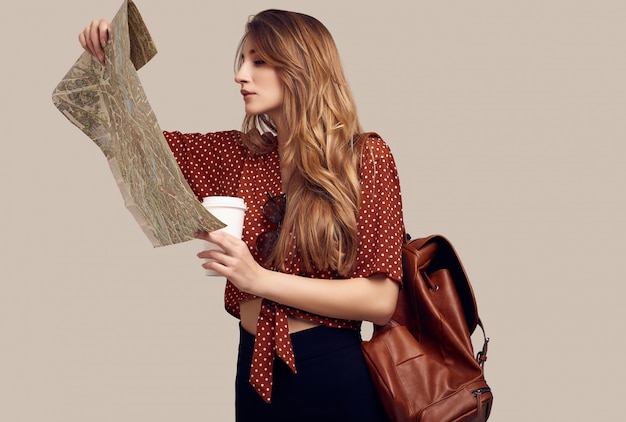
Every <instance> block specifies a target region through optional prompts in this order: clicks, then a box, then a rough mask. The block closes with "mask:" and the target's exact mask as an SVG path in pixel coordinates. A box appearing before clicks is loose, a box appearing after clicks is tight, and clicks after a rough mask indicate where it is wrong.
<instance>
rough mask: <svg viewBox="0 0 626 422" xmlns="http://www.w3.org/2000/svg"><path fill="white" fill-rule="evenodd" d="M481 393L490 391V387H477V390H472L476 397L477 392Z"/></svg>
mask: <svg viewBox="0 0 626 422" xmlns="http://www.w3.org/2000/svg"><path fill="white" fill-rule="evenodd" d="M483 393H491V388H489V387H484V388H479V389H478V390H474V391H472V396H474V397H477V396H478V395H479V394H483Z"/></svg>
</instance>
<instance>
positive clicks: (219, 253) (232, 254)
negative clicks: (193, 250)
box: [194, 230, 268, 294]
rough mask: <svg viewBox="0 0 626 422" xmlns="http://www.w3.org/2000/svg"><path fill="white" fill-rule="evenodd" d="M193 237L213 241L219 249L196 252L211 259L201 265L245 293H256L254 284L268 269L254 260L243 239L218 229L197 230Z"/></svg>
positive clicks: (201, 256)
mask: <svg viewBox="0 0 626 422" xmlns="http://www.w3.org/2000/svg"><path fill="white" fill-rule="evenodd" d="M194 237H196V239H202V240H206V241H208V242H211V243H214V244H215V245H217V246H218V247H219V248H220V249H221V250H205V251H202V252H200V253H198V255H197V256H198V258H201V259H210V260H211V261H208V262H205V263H203V264H202V267H204V268H205V269H207V270H213V271H216V272H217V273H219V274H220V275H222V276H224V277H226V278H227V279H228V280H230V282H231V283H233V284H234V285H235V286H237V287H238V288H239V289H240V290H242V291H244V292H246V293H251V294H255V293H256V292H255V286H258V283H259V281H260V280H261V277H262V275H263V274H264V273H265V272H267V271H268V270H266V269H265V268H263V267H262V266H261V265H259V264H258V263H257V262H256V261H255V260H254V258H253V257H252V254H251V253H250V250H249V249H248V245H246V243H245V242H244V241H243V240H241V239H238V238H236V237H235V236H233V235H231V234H229V233H226V232H224V231H219V230H218V231H213V232H205V231H198V232H196V233H194Z"/></svg>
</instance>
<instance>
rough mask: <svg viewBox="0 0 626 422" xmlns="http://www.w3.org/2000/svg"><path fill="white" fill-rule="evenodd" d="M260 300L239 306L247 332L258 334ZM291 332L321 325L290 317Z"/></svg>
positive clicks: (242, 303) (242, 323) (249, 301)
mask: <svg viewBox="0 0 626 422" xmlns="http://www.w3.org/2000/svg"><path fill="white" fill-rule="evenodd" d="M261 300H262V299H260V298H257V299H252V300H248V301H246V302H241V303H240V304H239V315H240V317H241V326H242V327H243V328H244V330H246V331H247V332H249V333H251V334H256V322H257V319H258V317H259V312H260V311H261ZM287 321H288V323H289V332H290V333H296V332H298V331H302V330H307V329H309V328H313V327H317V326H318V325H319V324H318V323H316V322H311V321H306V320H304V319H301V318H294V317H288V319H287Z"/></svg>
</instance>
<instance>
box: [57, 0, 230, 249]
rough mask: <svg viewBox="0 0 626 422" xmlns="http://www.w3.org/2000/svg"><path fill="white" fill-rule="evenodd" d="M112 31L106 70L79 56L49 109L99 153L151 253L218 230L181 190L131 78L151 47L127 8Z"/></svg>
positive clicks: (164, 145)
mask: <svg viewBox="0 0 626 422" xmlns="http://www.w3.org/2000/svg"><path fill="white" fill-rule="evenodd" d="M111 27H112V28H113V31H111V34H110V37H109V42H108V43H107V45H106V47H105V49H104V51H105V54H106V66H102V65H101V64H100V63H99V62H98V61H97V60H96V59H95V58H93V57H92V56H91V55H90V54H89V53H87V52H84V53H83V54H82V55H81V56H80V57H79V59H78V60H77V61H76V63H74V65H73V66H72V67H71V69H70V70H69V72H68V73H67V75H65V77H64V78H63V80H62V81H61V82H59V84H58V86H57V87H56V89H55V90H54V92H53V94H52V101H53V102H54V104H55V106H56V107H57V108H58V109H59V111H60V112H61V113H63V115H64V116H65V117H66V118H67V119H68V120H69V121H70V122H72V123H73V124H74V125H76V126H77V127H78V128H79V129H80V130H81V131H83V132H84V133H85V134H86V135H87V136H88V137H89V138H91V140H93V142H95V143H96V145H97V146H98V147H99V148H100V149H101V150H102V152H103V153H104V155H105V156H106V158H107V159H108V163H109V166H110V168H111V171H112V173H113V176H114V178H115V180H116V182H117V184H118V187H119V189H120V191H121V193H122V197H123V199H124V203H125V205H126V207H127V208H128V209H129V210H130V212H131V213H132V215H133V216H134V217H135V219H136V220H137V223H138V224H139V225H140V227H141V229H142V230H143V231H144V233H145V234H146V236H147V237H148V238H149V239H150V241H151V242H152V245H153V246H155V247H158V246H165V245H171V244H175V243H181V242H184V241H187V240H191V239H193V233H194V231H196V230H198V229H201V230H206V231H213V230H217V229H220V228H222V227H224V224H223V223H222V222H220V221H219V220H218V219H216V218H215V217H214V216H213V215H212V214H210V213H209V212H208V211H207V210H206V209H205V208H204V207H203V206H202V204H201V203H200V202H199V201H198V200H197V198H196V197H195V195H194V193H193V192H192V190H191V188H190V187H189V185H188V184H187V181H186V180H185V178H184V176H183V174H182V173H181V171H180V168H179V167H178V164H177V163H176V160H175V158H174V156H173V154H172V152H171V151H170V149H169V147H168V145H167V141H166V140H165V137H164V136H163V132H162V130H161V129H160V128H159V124H158V122H157V120H156V117H155V115H154V112H153V111H152V108H151V107H150V104H149V102H148V99H147V97H146V94H145V92H144V91H143V88H142V86H141V82H140V81H139V77H138V75H137V70H139V69H140V68H141V67H142V66H143V65H144V64H146V63H147V62H148V61H149V60H150V59H152V57H154V55H155V54H156V47H155V45H154V42H153V41H152V38H151V36H150V34H149V32H148V29H147V28H146V25H145V23H144V21H143V19H142V18H141V15H140V14H139V11H138V10H137V8H136V6H135V5H134V3H133V2H132V1H131V0H125V1H124V4H123V5H122V7H121V8H120V10H119V11H118V12H117V14H116V15H115V18H114V19H113V21H112V22H111Z"/></svg>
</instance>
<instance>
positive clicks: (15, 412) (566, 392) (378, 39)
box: [0, 0, 626, 422]
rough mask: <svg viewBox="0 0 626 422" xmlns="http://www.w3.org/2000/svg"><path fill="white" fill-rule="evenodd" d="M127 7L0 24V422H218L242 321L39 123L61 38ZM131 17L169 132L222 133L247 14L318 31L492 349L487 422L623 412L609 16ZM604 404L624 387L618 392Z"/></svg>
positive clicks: (54, 78)
mask: <svg viewBox="0 0 626 422" xmlns="http://www.w3.org/2000/svg"><path fill="white" fill-rule="evenodd" d="M120 4H121V1H119V2H118V1H113V0H107V1H104V0H100V1H89V2H86V1H84V0H58V1H43V0H34V1H31V2H9V4H8V5H5V6H4V7H3V12H2V14H3V18H4V19H3V24H2V25H1V26H0V31H1V33H0V35H1V37H0V40H1V41H0V42H1V43H2V45H1V47H2V50H1V51H2V57H3V60H2V73H3V75H4V79H3V82H2V91H1V95H0V101H1V103H0V104H1V105H2V113H1V114H0V115H1V116H2V117H1V119H2V120H1V123H2V128H3V136H2V141H1V142H2V154H1V160H2V166H0V169H1V170H0V171H1V177H0V180H1V182H0V183H1V184H2V194H3V195H2V197H3V199H2V206H1V207H0V212H1V213H2V214H1V216H2V218H1V219H0V220H1V222H0V224H1V229H2V234H3V236H2V244H1V245H2V246H1V249H0V264H1V265H0V279H1V284H0V420H2V421H7V422H9V421H10V422H23V421H28V422H31V421H32V422H35V421H37V422H38V421H59V422H79V421H80V422H85V421H89V422H105V421H106V422H109V421H118V422H127V421H128V422H138V421H151V422H158V421H168V422H169V421H229V420H233V391H232V390H233V387H232V384H233V374H234V362H235V355H236V344H237V334H236V326H237V322H236V321H235V320H234V319H233V318H231V317H229V316H228V315H227V314H226V313H225V311H224V310H223V303H222V288H223V279H219V278H218V279H215V278H207V277H205V276H204V275H203V271H202V270H201V268H200V267H199V262H198V260H197V259H196V258H195V253H196V252H197V251H198V250H199V245H198V244H196V243H194V242H188V243H186V244H183V245H177V246H173V247H167V248H160V249H153V248H152V247H151V246H150V244H149V242H148V241H147V239H146V238H145V237H144V235H143V233H142V232H141V230H140V229H139V228H138V226H137V225H136V224H135V221H134V220H133V218H132V216H131V214H130V213H129V212H128V211H127V210H126V209H125V208H124V205H123V203H122V201H121V196H120V194H119V191H118V190H117V186H116V184H115V182H114V180H113V179H112V177H111V175H110V172H109V169H108V166H107V164H106V162H105V160H104V156H103V155H102V154H101V152H100V150H99V149H97V147H96V146H95V145H94V144H93V143H91V141H90V140H89V139H88V138H87V137H86V136H84V135H82V134H81V133H80V132H79V131H78V130H77V129H76V128H75V127H74V126H72V125H71V124H69V122H67V121H66V120H65V119H64V118H63V117H62V116H61V114H60V113H58V112H57V111H56V109H55V108H54V106H53V105H52V102H51V100H50V94H51V92H52V89H53V88H54V87H55V86H56V84H57V82H58V81H59V80H60V79H61V78H62V77H63V76H64V75H65V73H66V71H67V70H68V69H69V67H70V66H71V64H72V63H73V62H74V60H75V59H76V58H77V57H78V55H79V54H80V53H81V49H80V47H79V45H78V42H77V41H76V39H77V33H78V32H79V30H80V29H81V28H82V27H84V26H85V25H86V24H87V23H88V22H89V20H90V19H91V18H94V17H102V16H103V17H109V18H111V17H113V16H114V14H115V12H116V11H117V9H118V8H119V6H120ZM222 4H223V6H220V5H219V3H218V2H208V1H193V0H178V1H176V2H165V1H154V0H153V1H148V0H145V1H142V0H137V5H138V7H139V9H140V11H141V12H142V14H143V16H144V19H145V20H146V22H147V23H148V25H149V28H150V29H151V32H152V34H153V36H154V38H155V40H156V43H157V46H158V48H159V50H160V53H159V54H158V55H157V57H156V58H155V59H154V61H152V62H151V63H149V64H148V65H147V66H146V67H145V68H144V69H143V70H142V71H141V78H142V81H143V84H144V87H145V89H146V92H147V93H148V96H149V98H150V100H151V103H152V105H153V108H154V110H155V112H156V114H157V116H158V117H159V121H160V123H161V126H162V127H163V128H165V129H179V130H183V131H210V130H221V129H231V128H238V127H239V125H240V122H241V117H242V103H241V99H240V97H239V95H238V93H237V87H236V85H235V84H234V83H233V82H232V78H233V71H232V62H233V54H234V49H235V46H236V44H237V42H238V40H239V37H240V35H241V32H242V30H243V25H244V23H245V21H246V19H247V16H248V15H249V14H253V13H256V12H258V11H260V10H262V9H265V8H268V7H278V8H288V9H296V10H300V11H304V12H307V13H310V14H312V15H314V16H316V17H318V18H319V19H320V20H322V21H323V22H324V23H326V24H327V26H328V27H329V28H330V30H331V31H332V32H333V33H334V35H335V37H336V40H337V43H338V45H339V47H340V50H341V52H342V55H343V59H344V62H345V67H346V71H347V73H348V76H349V79H350V81H351V84H352V86H353V89H354V92H355V94H356V98H357V101H358V105H359V108H360V112H361V115H362V120H363V123H364V125H365V126H366V128H367V129H368V130H375V131H378V132H379V133H380V134H381V135H382V136H383V137H384V138H385V139H386V140H387V141H388V143H389V144H390V145H391V147H392V149H393V151H394V154H395V156H396V160H397V164H398V167H399V170H400V174H401V177H402V187H403V192H404V198H405V217H406V221H407V227H408V229H409V231H410V232H411V233H413V235H414V236H421V235H425V234H429V233H433V232H439V233H444V234H446V235H448V237H449V238H450V239H452V240H453V242H454V243H455V244H456V245H457V249H458V251H459V253H460V254H461V256H462V258H463V259H464V261H465V264H466V269H467V270H468V272H469V274H470V278H471V280H472V282H473V284H474V288H475V291H476V294H477V298H478V303H479V310H480V313H481V315H482V317H483V319H484V321H485V323H486V327H487V330H488V335H489V336H490V337H491V339H492V342H491V347H490V351H489V352H490V355H489V361H488V363H487V366H486V375H487V379H488V381H489V383H490V384H491V385H492V387H493V389H494V391H495V407H494V410H493V416H492V418H491V420H493V421H500V422H502V421H507V422H511V421H529V420H533V421H550V422H553V421H589V420H594V421H614V420H618V416H617V415H619V414H621V413H622V412H621V411H622V402H623V391H622V389H621V388H619V387H620V386H621V384H622V383H623V380H624V379H625V377H626V367H625V365H624V362H623V356H624V351H623V349H624V346H625V345H626V341H625V340H624V321H626V311H624V308H623V303H624V295H625V292H626V288H625V287H624V282H625V281H626V280H625V275H626V271H624V270H623V263H624V253H625V252H626V248H625V247H624V236H625V235H626V222H625V220H624V215H625V214H626V198H625V195H624V181H625V176H626V169H625V165H624V161H625V156H626V146H625V141H624V136H625V135H626V127H625V124H624V115H625V112H626V83H625V79H624V75H626V59H625V55H624V50H625V49H624V47H625V42H626V27H625V26H624V18H625V17H626V3H625V2H623V1H621V0H612V1H610V0H597V1H593V2H591V1H585V2H583V1H565V0H562V1H556V0H541V1H535V0H531V1H518V2H512V1H495V0H493V1H454V2H448V1H441V2H425V1H408V0H405V1H402V2H394V1H388V2H363V1H362V0H344V1H336V0H332V1H331V0H318V1H317V2H306V3H305V2H302V3H299V2H295V1H284V0H275V1H265V0H263V1H258V0H256V1H252V0H241V1H238V2H235V3H233V2H222ZM615 385H617V386H618V388H613V386H615Z"/></svg>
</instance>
